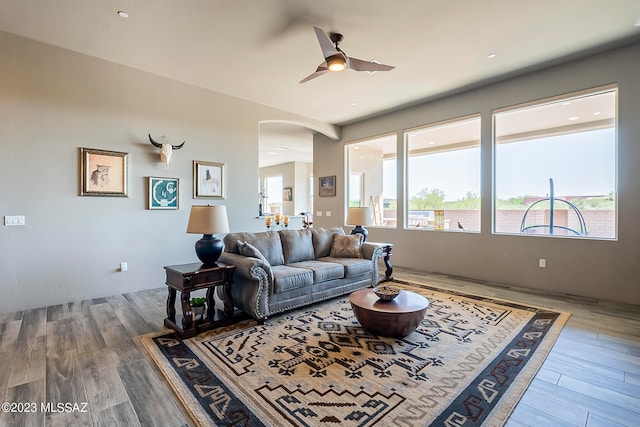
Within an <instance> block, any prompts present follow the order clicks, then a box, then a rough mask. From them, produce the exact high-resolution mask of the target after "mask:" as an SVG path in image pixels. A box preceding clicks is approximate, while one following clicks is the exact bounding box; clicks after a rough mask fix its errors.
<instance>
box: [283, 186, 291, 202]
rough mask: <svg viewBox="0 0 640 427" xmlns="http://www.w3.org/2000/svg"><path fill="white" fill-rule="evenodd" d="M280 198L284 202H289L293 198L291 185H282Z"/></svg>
mask: <svg viewBox="0 0 640 427" xmlns="http://www.w3.org/2000/svg"><path fill="white" fill-rule="evenodd" d="M282 200H283V201H284V202H291V201H292V200H293V187H284V189H283V190H282Z"/></svg>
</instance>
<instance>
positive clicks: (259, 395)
mask: <svg viewBox="0 0 640 427" xmlns="http://www.w3.org/2000/svg"><path fill="white" fill-rule="evenodd" d="M395 284H396V285H398V286H400V287H403V288H404V289H407V290H411V291H414V292H417V293H420V294H422V295H424V296H425V297H427V298H428V299H429V300H430V302H431V304H430V306H429V308H428V309H427V313H426V315H425V318H424V320H423V322H422V324H421V325H420V326H419V327H418V329H417V330H416V331H415V332H413V333H412V334H411V335H409V336H407V337H405V338H384V337H378V336H375V335H372V334H370V333H368V332H367V331H365V330H364V329H362V327H361V326H360V324H359V323H358V321H357V320H356V319H355V317H354V315H353V311H352V309H351V306H350V304H349V301H348V299H347V298H346V297H342V298H337V299H334V300H330V301H327V302H323V303H319V304H315V305H312V306H308V307H305V308H303V309H299V310H297V311H293V312H289V313H285V314H282V315H278V316H274V317H273V318H271V319H268V320H267V321H266V322H265V324H264V325H258V324H257V323H256V322H255V321H253V320H250V321H244V322H241V323H238V324H236V325H234V326H231V327H227V328H221V329H217V330H215V331H211V332H209V333H206V334H201V335H199V336H197V337H194V338H191V339H187V340H181V339H180V338H179V337H177V336H176V335H175V333H173V332H169V331H165V332H164V333H161V334H153V335H146V336H144V337H142V338H141V339H142V343H143V345H144V347H145V348H146V350H147V351H148V352H149V354H150V355H151V357H152V359H153V360H154V361H155V363H156V364H157V365H158V367H159V368H160V370H161V372H162V373H163V375H164V376H165V377H166V379H167V381H168V382H169V383H170V384H171V386H172V387H173V388H174V390H175V392H176V393H177V395H178V396H179V397H180V399H181V400H182V402H183V403H184V405H185V407H186V408H187V409H188V411H189V413H190V414H191V415H192V417H193V419H194V420H195V421H196V422H197V423H198V424H201V425H220V426H223V425H224V426H230V425H233V426H252V427H253V426H263V425H266V426H286V425H291V426H373V425H375V426H429V425H447V426H480V425H484V426H489V425H490V426H494V425H498V426H499V425H503V424H504V423H505V421H506V420H507V418H508V416H509V414H510V413H511V410H512V409H513V408H514V407H515V405H516V403H517V402H518V400H519V399H520V396H521V395H522V393H523V392H524V390H525V389H526V387H527V386H528V384H529V383H530V381H531V380H532V379H533V377H534V376H535V373H536V372H537V370H538V369H539V367H540V366H541V365H542V362H543V361H544V359H545V357H546V355H547V354H548V352H549V350H550V349H551V347H552V345H553V343H554V342H555V340H556V338H557V336H558V335H559V333H560V330H561V329H562V327H563V325H564V324H565V322H566V321H567V319H568V318H569V314H568V313H558V312H554V311H550V310H545V309H541V308H536V307H529V306H524V305H522V304H516V303H511V302H506V301H498V300H495V299H489V298H483V297H479V296H474V295H467V294H461V293H457V292H449V291H442V290H438V289H436V288H432V287H429V286H424V285H416V284H409V283H406V282H402V283H398V282H397V281H396V283H395Z"/></svg>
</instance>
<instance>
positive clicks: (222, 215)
mask: <svg viewBox="0 0 640 427" xmlns="http://www.w3.org/2000/svg"><path fill="white" fill-rule="evenodd" d="M228 232H229V220H228V219H227V207H226V206H191V213H190V214H189V224H188V225H187V233H194V234H216V233H228Z"/></svg>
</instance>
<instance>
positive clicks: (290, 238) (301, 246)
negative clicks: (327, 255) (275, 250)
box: [280, 229, 315, 264]
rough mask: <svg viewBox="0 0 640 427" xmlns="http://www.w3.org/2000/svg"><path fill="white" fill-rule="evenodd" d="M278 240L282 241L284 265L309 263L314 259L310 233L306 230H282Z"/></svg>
mask: <svg viewBox="0 0 640 427" xmlns="http://www.w3.org/2000/svg"><path fill="white" fill-rule="evenodd" d="M280 240H281V241H282V251H283V253H284V263H285V264H292V263H294V262H300V261H309V260H312V259H314V258H315V256H314V253H313V243H311V231H309V230H308V229H304V230H283V231H281V232H280Z"/></svg>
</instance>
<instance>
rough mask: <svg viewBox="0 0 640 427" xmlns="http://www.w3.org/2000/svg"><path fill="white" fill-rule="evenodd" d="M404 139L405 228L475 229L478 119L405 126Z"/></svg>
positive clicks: (477, 221) (477, 225)
mask: <svg viewBox="0 0 640 427" xmlns="http://www.w3.org/2000/svg"><path fill="white" fill-rule="evenodd" d="M405 141H406V153H407V186H406V188H407V200H406V202H405V206H406V209H405V210H406V221H405V224H406V226H405V228H408V229H414V230H425V229H426V230H434V229H437V230H450V231H480V117H479V116H472V117H466V118H461V119H456V120H452V121H448V122H444V123H438V124H434V125H429V126H425V127H421V128H417V129H411V130H409V131H407V132H405ZM442 214H444V218H442Z"/></svg>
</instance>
